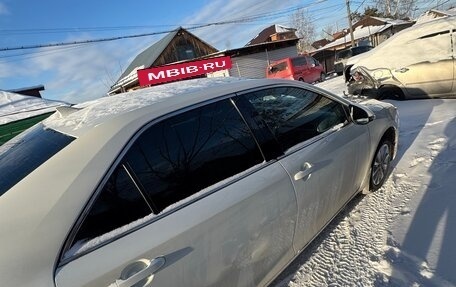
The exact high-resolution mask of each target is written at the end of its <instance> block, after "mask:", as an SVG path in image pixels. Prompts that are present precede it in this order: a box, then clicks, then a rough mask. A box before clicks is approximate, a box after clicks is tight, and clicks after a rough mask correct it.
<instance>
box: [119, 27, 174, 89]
mask: <svg viewBox="0 0 456 287" xmlns="http://www.w3.org/2000/svg"><path fill="white" fill-rule="evenodd" d="M180 30H183V28H181V27H179V28H178V29H176V30H174V31H172V32H170V33H168V35H166V36H165V37H163V38H162V39H161V40H159V41H158V42H156V43H155V44H153V45H152V46H150V47H149V48H147V49H145V50H144V51H142V52H141V53H139V55H138V56H136V58H135V59H134V60H133V61H132V62H131V63H130V65H128V67H127V69H126V70H125V71H124V72H123V73H122V75H121V76H120V77H119V79H118V80H117V82H120V80H122V79H123V78H125V77H126V76H128V75H129V74H130V73H131V72H133V71H135V72H136V70H137V69H138V68H139V69H142V68H146V67H150V66H151V65H152V64H153V63H154V62H155V60H157V58H158V57H159V56H160V55H161V53H163V51H164V50H165V49H166V47H167V46H168V45H169V43H170V42H171V41H172V40H173V38H174V37H175V36H176V35H177V33H178V32H179V31H180Z"/></svg>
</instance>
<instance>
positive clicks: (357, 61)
mask: <svg viewBox="0 0 456 287" xmlns="http://www.w3.org/2000/svg"><path fill="white" fill-rule="evenodd" d="M452 27H456V16H451V17H442V18H439V19H435V20H432V21H429V22H425V23H421V24H415V25H413V26H411V27H409V28H407V29H404V30H402V31H401V32H399V33H396V34H395V35H393V36H392V37H391V38H389V39H387V40H386V41H385V42H383V43H381V44H380V45H378V46H377V47H376V48H374V49H372V50H371V51H369V52H366V53H363V54H360V55H357V56H354V57H352V58H350V59H349V60H348V61H347V65H355V66H354V67H356V66H364V67H366V68H368V69H378V68H390V69H395V68H401V67H405V66H409V65H412V64H416V63H420V62H425V61H426V62H433V61H439V60H442V59H444V58H448V57H449V56H450V55H451V49H450V43H451V42H450V39H449V33H447V35H448V41H436V36H439V33H441V32H445V31H449V29H450V28H452ZM441 35H444V34H443V33H442V34H441ZM442 37H444V36H442Z"/></svg>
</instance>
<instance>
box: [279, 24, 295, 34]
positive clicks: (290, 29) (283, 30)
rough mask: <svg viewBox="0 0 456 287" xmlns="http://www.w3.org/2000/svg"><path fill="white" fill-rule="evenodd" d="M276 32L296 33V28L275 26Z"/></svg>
mask: <svg viewBox="0 0 456 287" xmlns="http://www.w3.org/2000/svg"><path fill="white" fill-rule="evenodd" d="M275 30H276V32H277V33H286V32H290V31H296V29H295V28H291V27H286V26H282V25H279V24H275Z"/></svg>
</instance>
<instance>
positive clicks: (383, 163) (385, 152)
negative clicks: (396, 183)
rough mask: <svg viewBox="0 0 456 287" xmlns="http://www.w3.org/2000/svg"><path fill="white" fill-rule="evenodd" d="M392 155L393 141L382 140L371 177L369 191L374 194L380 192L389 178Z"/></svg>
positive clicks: (374, 160)
mask: <svg viewBox="0 0 456 287" xmlns="http://www.w3.org/2000/svg"><path fill="white" fill-rule="evenodd" d="M392 154H393V144H392V143H391V141H389V140H387V139H384V140H382V141H381V142H380V144H379V145H378V147H377V150H376V151H375V155H374V158H373V160H372V164H371V169H370V170H371V171H370V175H369V191H371V192H374V191H376V190H378V189H379V188H380V187H382V185H383V183H384V182H385V180H386V179H387V178H388V173H389V170H390V167H391V157H392Z"/></svg>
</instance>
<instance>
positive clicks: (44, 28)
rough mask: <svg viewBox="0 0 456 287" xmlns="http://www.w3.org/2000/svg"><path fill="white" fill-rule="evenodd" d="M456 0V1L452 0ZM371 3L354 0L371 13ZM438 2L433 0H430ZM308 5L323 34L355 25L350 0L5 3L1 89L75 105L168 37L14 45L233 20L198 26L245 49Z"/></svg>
mask: <svg viewBox="0 0 456 287" xmlns="http://www.w3.org/2000/svg"><path fill="white" fill-rule="evenodd" d="M451 1H453V2H454V1H455V0H451ZM370 2H371V1H361V0H358V1H351V7H352V10H356V9H359V10H360V11H363V9H362V8H363V6H362V5H368V4H369V3H370ZM428 2H429V5H432V2H434V1H432V0H429V1H428ZM300 7H302V8H306V9H308V12H309V13H310V14H311V16H312V18H313V21H314V23H315V26H316V32H317V36H318V37H320V36H321V37H322V36H323V32H322V30H323V29H325V28H326V27H328V26H333V27H334V28H335V27H337V28H339V29H342V28H345V27H346V26H347V19H346V6H345V1H344V0H305V1H304V0H285V1H283V0H231V1H221V0H212V1H207V0H195V1H176V0H175V1H147V0H136V1H134V2H127V1H88V0H79V1H58V0H48V1H25V0H0V89H15V88H21V87H29V86H35V85H40V84H43V85H44V86H45V89H46V90H45V91H44V92H43V93H42V94H43V97H45V98H48V99H58V100H65V101H69V102H71V103H79V102H82V101H86V100H90V99H95V98H98V97H101V96H103V95H105V94H106V92H107V91H108V89H109V86H110V85H112V84H113V83H114V82H115V81H116V80H117V79H118V77H119V75H120V74H121V71H123V70H124V69H125V68H126V67H127V66H128V64H129V63H130V62H131V61H132V59H133V58H134V57H135V56H136V55H137V54H138V53H139V52H140V51H142V50H144V49H145V48H147V47H148V46H150V45H152V44H153V43H155V42H156V41H158V40H159V39H160V38H162V37H164V36H165V34H159V35H155V36H147V37H140V38H132V39H125V40H117V41H110V42H103V43H92V44H83V45H75V46H64V47H53V48H39V49H19V50H12V51H5V50H6V49H11V48H17V47H25V46H30V45H41V44H49V43H64V42H73V41H84V40H92V39H100V38H110V37H119V36H126V35H137V34H143V33H155V32H165V31H170V30H172V29H175V28H177V27H179V26H182V27H184V28H191V27H193V26H195V25H201V24H207V23H216V22H222V21H230V20H235V19H240V18H246V17H252V16H254V17H256V18H254V19H251V18H249V19H248V20H249V21H247V22H243V23H236V24H229V25H213V26H209V27H206V28H199V29H193V30H191V32H192V33H194V34H196V35H197V36H198V37H200V38H201V39H202V40H204V41H206V42H207V43H209V44H211V45H213V46H214V47H216V48H217V49H219V50H223V49H229V48H239V47H242V46H244V45H245V44H246V43H247V42H248V41H249V40H250V39H251V38H253V37H255V36H256V35H257V34H258V33H259V32H260V31H261V30H262V29H263V28H265V27H267V26H269V25H272V24H282V25H289V19H290V15H291V14H292V13H293V11H295V10H296V9H297V8H300Z"/></svg>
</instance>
